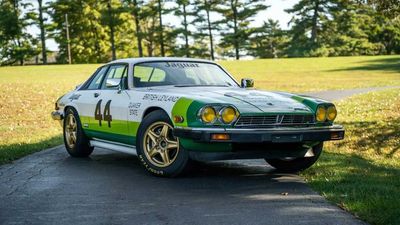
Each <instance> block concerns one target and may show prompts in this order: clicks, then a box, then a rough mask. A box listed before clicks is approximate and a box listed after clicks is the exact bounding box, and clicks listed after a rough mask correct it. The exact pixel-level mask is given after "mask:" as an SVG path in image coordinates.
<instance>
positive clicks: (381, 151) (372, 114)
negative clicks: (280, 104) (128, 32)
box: [0, 56, 400, 225]
mask: <svg viewBox="0 0 400 225" xmlns="http://www.w3.org/2000/svg"><path fill="white" fill-rule="evenodd" d="M220 63H221V64H222V65H223V66H224V67H226V68H227V69H228V71H230V72H231V73H232V74H233V75H234V76H235V77H236V78H238V79H240V78H241V77H251V78H254V79H255V81H256V86H257V87H258V88H259V89H266V90H282V91H290V92H311V91H319V90H328V89H332V90H333V89H335V90H339V89H352V88H360V87H377V86H400V56H379V57H338V58H307V59H265V60H253V61H223V62H220ZM97 67H98V65H71V66H70V65H52V66H25V67H0V99H1V101H0V112H1V113H0V164H1V163H6V162H10V161H12V160H15V159H17V158H20V157H22V156H24V155H27V154H30V153H32V152H35V151H39V150H42V149H45V148H48V147H51V146H55V145H58V144H61V143H62V138H61V127H60V126H59V124H58V123H57V122H55V121H53V120H52V119H51V118H50V112H51V111H52V110H53V108H54V102H55V101H56V99H57V98H58V97H59V96H61V95H62V94H64V93H65V92H67V91H69V90H72V89H73V88H74V87H75V86H76V85H78V84H79V83H81V82H83V81H84V80H86V79H87V78H88V77H89V76H90V75H91V73H92V72H93V71H94V70H95V69H96V68H97ZM399 93H400V90H399V89H396V90H390V91H382V92H377V93H372V94H367V95H361V96H356V97H354V98H351V99H348V100H345V101H343V102H339V103H338V109H339V117H338V121H339V122H340V123H343V124H344V125H346V129H347V137H346V140H345V141H342V142H339V143H337V144H328V145H327V151H326V152H325V153H324V154H323V155H322V157H321V160H320V161H319V162H318V163H317V164H316V165H315V166H314V167H312V168H311V169H309V170H307V171H306V172H304V173H303V174H302V175H303V176H304V177H305V178H306V180H307V181H308V182H309V183H310V184H311V185H312V187H313V188H315V189H316V190H317V191H319V192H320V193H322V194H323V195H324V196H326V197H327V198H328V199H329V200H331V201H333V202H336V203H338V204H339V205H340V206H341V207H343V208H345V209H347V210H349V211H351V212H353V213H354V214H356V215H358V216H360V217H361V218H363V219H365V220H366V221H368V222H370V223H372V224H385V225H386V224H400V213H399V212H400V211H399V208H400V204H399V201H398V200H397V199H400V193H399V190H400V179H399V177H400V172H399V168H400V160H399V146H400V136H399V133H400V95H399Z"/></svg>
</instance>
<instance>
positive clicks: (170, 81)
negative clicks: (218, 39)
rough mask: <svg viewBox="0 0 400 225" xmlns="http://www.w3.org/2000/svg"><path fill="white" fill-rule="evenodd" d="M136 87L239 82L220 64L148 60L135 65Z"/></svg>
mask: <svg viewBox="0 0 400 225" xmlns="http://www.w3.org/2000/svg"><path fill="white" fill-rule="evenodd" d="M133 77H134V79H133V80H134V85H135V87H152V86H162V85H175V86H178V87H179V86H182V87H185V86H234V87H237V86H238V85H237V83H236V82H235V81H234V80H233V79H232V78H231V77H230V76H229V75H228V74H227V73H226V72H225V71H224V70H222V69H221V68H220V67H219V66H218V65H215V64H211V63H201V62H147V63H140V64H137V65H135V67H134V70H133Z"/></svg>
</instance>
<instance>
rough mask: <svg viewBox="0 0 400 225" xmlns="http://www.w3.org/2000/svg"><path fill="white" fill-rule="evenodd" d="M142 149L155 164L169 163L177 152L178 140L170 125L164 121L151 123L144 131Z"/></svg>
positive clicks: (162, 165)
mask: <svg viewBox="0 0 400 225" xmlns="http://www.w3.org/2000/svg"><path fill="white" fill-rule="evenodd" d="M143 148H144V149H143V150H144V153H145V155H146V158H147V159H148V160H149V161H150V162H151V163H152V164H153V165H155V166H158V167H167V166H169V165H171V164H172V163H173V162H174V161H175V159H176V157H177V156H178V153H179V140H178V139H177V138H176V137H174V135H173V134H172V126H171V125H169V124H168V123H165V122H155V123H153V124H151V125H150V126H149V127H148V128H147V130H146V132H145V133H144V139H143Z"/></svg>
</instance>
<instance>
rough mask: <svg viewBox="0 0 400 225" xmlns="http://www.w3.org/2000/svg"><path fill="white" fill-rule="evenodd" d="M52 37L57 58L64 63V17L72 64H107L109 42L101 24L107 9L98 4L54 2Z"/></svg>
mask: <svg viewBox="0 0 400 225" xmlns="http://www.w3.org/2000/svg"><path fill="white" fill-rule="evenodd" d="M51 8H52V11H51V16H52V20H53V26H52V30H51V31H52V36H53V37H54V39H55V40H56V42H57V43H59V49H60V50H59V51H60V52H59V56H58V57H59V58H58V60H60V61H61V62H66V55H67V39H66V30H65V15H66V14H68V18H69V25H70V26H69V27H70V30H69V32H70V44H71V55H72V58H73V60H72V61H73V62H74V63H99V62H105V61H108V60H109V58H110V57H109V54H108V53H109V52H110V42H109V41H108V40H109V32H107V27H106V26H104V25H103V24H102V18H103V17H102V12H104V11H105V10H106V5H104V4H102V3H101V2H98V1H97V0H85V1H82V0H72V1H71V0H56V1H55V2H52V3H51Z"/></svg>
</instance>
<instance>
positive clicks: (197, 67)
mask: <svg viewBox="0 0 400 225" xmlns="http://www.w3.org/2000/svg"><path fill="white" fill-rule="evenodd" d="M253 85H254V82H253V80H251V79H242V81H241V83H240V84H239V83H238V82H236V81H235V80H234V79H233V77H232V76H230V75H229V73H228V72H227V71H225V70H224V69H223V68H222V67H221V66H219V65H217V64H216V63H214V62H211V61H207V60H199V59H184V58H136V59H121V60H117V61H113V62H110V63H108V64H106V65H104V66H101V67H100V68H98V69H97V70H96V72H95V73H94V74H93V75H92V76H91V77H90V78H89V79H88V80H87V81H86V82H85V83H83V84H82V85H80V86H78V87H77V88H76V89H75V90H74V91H71V92H69V93H67V94H65V95H64V96H62V97H61V98H59V99H58V100H57V102H56V103H55V109H56V110H55V111H54V112H52V117H53V119H55V120H59V121H60V122H61V125H62V126H63V131H64V132H63V134H64V142H65V147H66V149H67V151H68V153H69V154H70V155H71V156H74V157H87V156H89V155H90V154H91V153H92V151H93V148H94V147H101V148H107V149H111V150H115V151H121V152H125V153H130V154H137V155H138V157H139V159H140V161H141V163H142V164H143V165H144V167H145V168H146V169H147V170H148V171H149V172H151V173H153V174H155V175H159V176H176V175H178V174H180V173H181V172H183V171H184V170H185V168H187V165H188V164H189V163H190V161H191V160H222V159H253V158H264V159H265V160H266V161H267V162H268V163H269V164H271V165H272V166H274V167H275V168H277V169H280V170H284V171H299V170H303V169H306V168H308V167H310V166H311V165H312V164H313V163H314V162H315V161H316V160H317V159H318V157H319V155H320V153H321V151H322V147H323V142H324V141H328V140H340V139H343V137H344V129H343V127H342V126H339V125H334V124H333V121H334V119H335V118H336V114H337V113H336V108H335V106H334V105H333V104H332V103H329V102H326V101H323V100H319V99H314V98H310V97H305V96H299V95H293V94H289V93H281V92H279V93H278V92H265V91H258V90H255V89H254V88H253Z"/></svg>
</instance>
